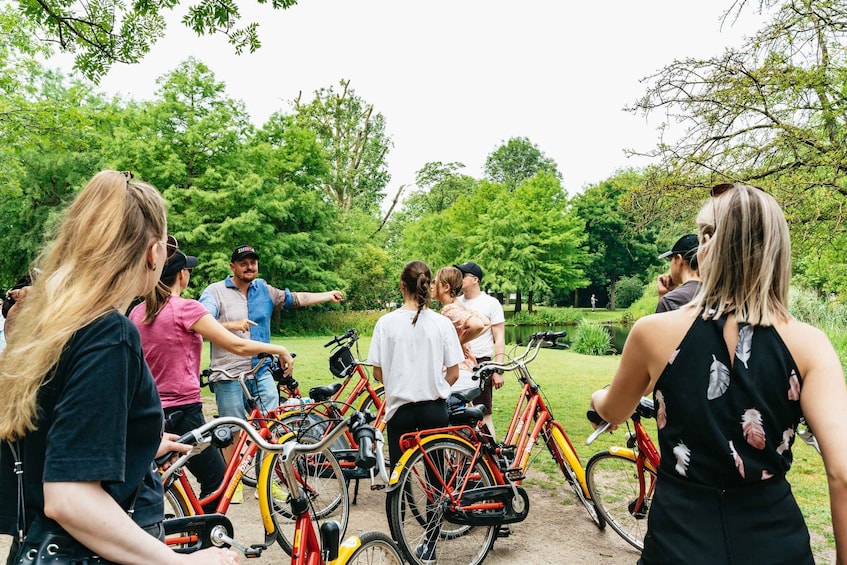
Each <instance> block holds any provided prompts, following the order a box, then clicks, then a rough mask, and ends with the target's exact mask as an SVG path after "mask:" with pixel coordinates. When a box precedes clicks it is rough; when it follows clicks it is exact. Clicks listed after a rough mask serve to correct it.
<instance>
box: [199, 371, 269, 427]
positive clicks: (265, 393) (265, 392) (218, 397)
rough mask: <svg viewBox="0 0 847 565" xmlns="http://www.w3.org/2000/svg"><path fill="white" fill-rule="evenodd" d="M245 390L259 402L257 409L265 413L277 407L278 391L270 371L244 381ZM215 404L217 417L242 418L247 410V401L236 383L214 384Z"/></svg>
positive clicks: (221, 382) (223, 382) (222, 382)
mask: <svg viewBox="0 0 847 565" xmlns="http://www.w3.org/2000/svg"><path fill="white" fill-rule="evenodd" d="M246 385H247V390H249V391H250V394H251V395H252V396H253V398H254V399H256V400H257V401H260V404H259V409H260V410H261V411H262V412H267V411H268V410H272V409H274V408H276V407H277V406H279V391H278V390H277V388H276V382H275V381H274V379H273V376H271V373H270V371H268V370H266V369H265V370H262V371H261V372H260V373H259V374H258V375H256V378H255V379H250V380H248V381H246ZM214 386H215V388H214V391H215V402H216V403H217V405H218V416H233V417H235V418H244V412H245V411H247V410H249V408H250V407H249V405H248V404H247V399H246V398H244V392H243V391H242V390H241V385H240V384H239V382H238V381H219V382H216V383H214Z"/></svg>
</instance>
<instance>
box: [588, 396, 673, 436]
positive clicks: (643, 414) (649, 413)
mask: <svg viewBox="0 0 847 565" xmlns="http://www.w3.org/2000/svg"><path fill="white" fill-rule="evenodd" d="M655 416H656V412H655V408H654V407H653V399H651V398H647V397H642V398H641V400H639V401H638V406H636V407H635V411H634V412H633V413H632V416H630V418H631V419H633V420H637V419H639V418H654V417H655ZM585 417H586V418H588V421H589V422H591V423H592V424H601V425H600V427H598V428H597V429H596V430H594V432H593V433H592V434H591V435H590V436H588V438H587V439H586V440H585V445H591V444H592V443H593V442H594V440H595V439H597V438H598V437H600V436H601V435H602V434H603V433H604V432H606V431H608V429H609V428H610V427H611V424H609V422H607V421H605V420H604V419H603V418H601V417H600V414H598V413H597V411H596V410H588V411H587V412H586V413H585Z"/></svg>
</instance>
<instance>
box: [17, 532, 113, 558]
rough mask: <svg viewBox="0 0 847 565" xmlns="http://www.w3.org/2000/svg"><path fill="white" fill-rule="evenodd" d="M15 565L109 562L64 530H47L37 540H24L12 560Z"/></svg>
mask: <svg viewBox="0 0 847 565" xmlns="http://www.w3.org/2000/svg"><path fill="white" fill-rule="evenodd" d="M14 562H15V563H16V564H17V565H47V564H48V563H49V564H50V565H95V564H98V563H110V561H106V560H105V559H103V558H102V557H99V556H97V555H95V554H94V553H93V552H92V551H91V550H90V549H88V548H87V547H85V546H84V545H82V544H81V543H79V542H78V541H76V540H75V539H74V538H73V537H71V535H70V534H69V533H67V532H66V531H64V530H54V531H50V532H47V533H46V534H44V536H42V538H41V540H40V541H38V542H32V543H30V542H28V541H24V542H23V543H22V544H21V545H20V546H19V548H18V553H17V556H16V557H15V561H14Z"/></svg>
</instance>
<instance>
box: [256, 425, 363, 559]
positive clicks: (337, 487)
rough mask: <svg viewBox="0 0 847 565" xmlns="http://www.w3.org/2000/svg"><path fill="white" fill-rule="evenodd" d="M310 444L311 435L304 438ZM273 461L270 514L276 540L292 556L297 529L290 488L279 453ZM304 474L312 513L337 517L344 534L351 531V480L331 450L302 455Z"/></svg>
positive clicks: (269, 483)
mask: <svg viewBox="0 0 847 565" xmlns="http://www.w3.org/2000/svg"><path fill="white" fill-rule="evenodd" d="M299 441H301V442H304V443H308V442H309V441H314V440H311V439H310V438H300V440H299ZM272 457H273V459H272V461H271V463H270V467H269V473H270V475H271V476H270V477H268V481H267V489H268V493H267V495H268V497H267V500H268V502H269V504H270V506H271V508H270V515H271V520H272V521H273V524H274V533H275V536H276V541H277V543H278V544H279V545H280V547H282V549H283V551H285V552H286V553H287V554H289V555H291V551H292V542H291V540H292V539H293V537H294V529H295V522H296V520H295V516H294V515H293V514H292V512H291V508H290V506H289V504H288V496H289V490H288V487H287V486H286V485H285V480H284V475H283V472H282V467H281V466H280V463H279V457H280V455H279V454H274V455H273V456H272ZM295 469H296V470H297V474H298V477H300V485H302V486H303V487H304V488H306V490H307V492H308V493H309V514H310V515H311V517H312V520H314V521H320V520H324V519H332V520H336V521H337V522H338V524H339V526H340V527H341V535H342V536H343V535H344V532H345V531H346V530H347V520H348V519H349V517H350V496H349V493H348V492H347V481H346V480H345V479H344V473H343V472H342V469H341V465H339V464H338V460H337V459H336V458H335V456H334V455H333V454H332V452H331V451H330V450H328V449H325V450H323V451H319V452H317V453H313V454H309V455H301V456H300V457H298V458H297V461H296V462H295Z"/></svg>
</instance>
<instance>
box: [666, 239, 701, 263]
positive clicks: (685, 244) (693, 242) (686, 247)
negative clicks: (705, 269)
mask: <svg viewBox="0 0 847 565" xmlns="http://www.w3.org/2000/svg"><path fill="white" fill-rule="evenodd" d="M699 245H700V242H699V241H698V240H697V235H696V234H693V233H689V234H687V235H684V236H682V237H681V238H679V239H678V240H676V243H674V244H673V247H672V248H671V250H670V251H665V252H664V253H662V254H661V255H659V257H658V258H659V259H664V258H666V257H671V256H673V255H682V256H683V257H684V258H686V259H690V258H691V256H692V254H693V253H696V252H697V247H698V246H699Z"/></svg>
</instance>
